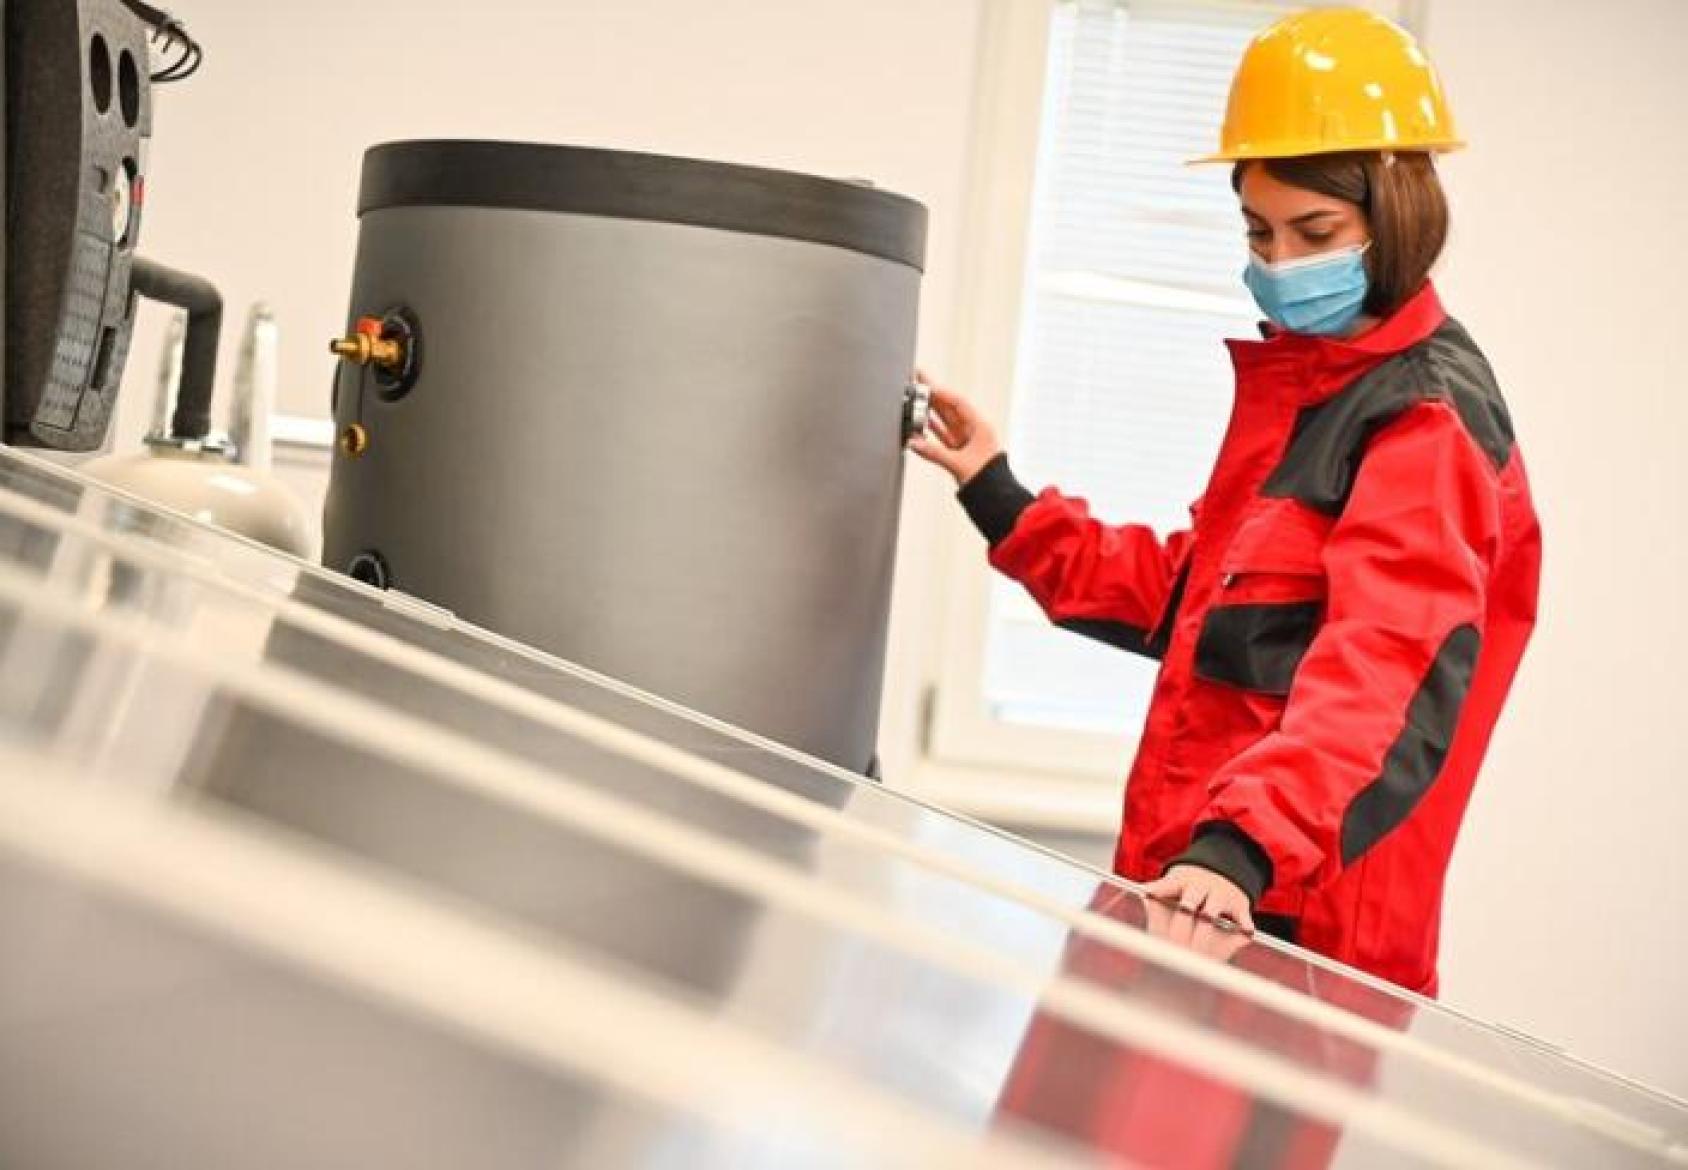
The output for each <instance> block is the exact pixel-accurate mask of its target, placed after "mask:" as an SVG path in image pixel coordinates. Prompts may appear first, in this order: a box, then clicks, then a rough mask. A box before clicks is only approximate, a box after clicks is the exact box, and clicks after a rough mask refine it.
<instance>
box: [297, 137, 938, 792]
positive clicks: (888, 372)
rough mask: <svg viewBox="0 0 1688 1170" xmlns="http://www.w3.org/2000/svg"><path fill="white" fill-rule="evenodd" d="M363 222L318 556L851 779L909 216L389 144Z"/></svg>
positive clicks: (537, 150)
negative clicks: (819, 761)
mask: <svg viewBox="0 0 1688 1170" xmlns="http://www.w3.org/2000/svg"><path fill="white" fill-rule="evenodd" d="M359 216H360V219H361V224H360V233H359V243H358V251H357V261H356V269H355V273H354V277H353V286H352V298H351V312H350V318H351V321H352V323H353V325H352V328H351V330H349V332H348V336H347V338H346V339H343V340H342V341H340V342H337V343H336V350H337V352H339V353H340V354H341V355H342V357H343V359H344V360H343V361H342V362H341V365H340V368H339V370H338V372H337V375H336V380H335V384H334V413H335V422H336V428H337V433H338V434H339V436H340V442H339V443H338V445H337V449H336V453H335V458H334V467H333V475H332V481H331V485H330V489H329V493H328V499H327V504H326V508H325V513H324V548H323V556H324V561H325V563H326V564H327V565H328V566H329V567H330V568H335V569H340V570H343V571H347V572H350V573H352V574H353V575H355V576H358V577H361V578H363V579H365V580H367V581H370V582H371V583H374V584H377V585H381V586H383V587H390V588H395V589H400V590H403V591H404V592H406V593H409V594H412V595H415V596H417V597H420V598H422V599H424V600H426V601H429V602H432V603H434V604H436V605H439V606H443V607H445V608H447V609H449V610H451V611H453V612H454V613H455V614H457V615H459V616H460V617H462V618H464V619H467V620H469V621H472V622H474V623H476V624H479V625H482V626H486V627H488V628H490V629H492V630H494V631H496V632H498V633H501V634H505V635H508V636H510V637H512V638H515V639H518V640H521V641H523V642H528V643H531V644H533V645H534V646H537V647H539V648H541V649H543V650H546V651H549V652H551V653H554V654H556V655H558V656H560V657H563V658H566V659H568V660H570V661H573V662H576V663H579V664H580V665H582V666H585V667H588V668H590V669H592V670H594V671H598V672H600V673H603V674H606V675H610V676H612V677H614V678H617V679H619V680H622V681H624V682H626V683H629V684H631V685H633V686H635V687H638V688H640V689H643V690H645V691H649V692H652V693H654V694H656V695H659V696H661V697H663V698H666V699H669V700H672V701H675V702H678V703H681V704H684V705H686V706H688V707H692V708H695V709H697V710H699V711H702V712H704V713H706V714H708V715H710V716H713V717H716V718H719V719H722V720H725V721H727V722H729V723H733V724H736V725H738V726H741V727H744V728H746V729H748V730H750V731H753V732H756V733H758V734H760V735H763V736H765V737H767V738H769V739H772V740H775V741H778V742H781V743H785V744H788V745H790V746H793V747H796V748H798V749H800V750H803V751H805V752H808V753H811V754H814V755H817V756H819V757H821V758H823V759H825V760H829V761H831V762H833V763H835V764H838V765H839V766H841V767H844V768H848V769H850V770H852V771H857V772H862V771H868V770H870V769H871V767H872V763H873V760H874V756H875V727H876V725H877V722H878V714H879V703H880V689H881V679H882V675H883V672H884V661H885V642H886V627H887V621H888V616H889V607H890V591H891V576H892V567H893V560H894V552H895V547H896V538H897V519H898V510H899V503H900V499H901V494H902V476H903V450H904V444H905V440H906V438H907V437H908V434H909V433H910V431H911V430H913V429H917V428H918V427H919V425H920V419H919V414H920V410H921V405H920V403H919V402H918V401H917V400H916V398H915V395H914V393H913V392H912V391H911V389H910V387H909V376H910V372H911V369H912V366H913V360H914V338H915V325H916V316H917V309H918V298H919V287H920V277H921V266H922V263H923V259H924V248H925V232H926V212H925V209H924V208H923V207H922V206H921V205H920V204H918V203H915V202H913V201H911V200H908V199H905V198H903V197H901V196H897V195H894V194H891V193H889V192H886V191H882V190H879V189H876V188H874V187H872V186H871V185H868V184H864V183H860V182H854V181H843V180H829V179H821V178H814V177H810V176H805V175H796V174H789V173H785V172H780V171H770V170H763V169H759V168H751V167H742V166H734V165H728V164H723V163H715V162H703V161H695V160H689V159H677V158H668V157H662V156H655V155H647V154H633V153H628V152H621V151H609V150H597V149H586V148H579V147H566V146H541V145H530V144H518V143H496V142H403V143H392V144H387V145H384V146H378V147H375V148H374V149H372V150H370V151H369V152H368V154H367V155H366V156H365V159H364V168H363V178H362V188H361V192H360V196H359Z"/></svg>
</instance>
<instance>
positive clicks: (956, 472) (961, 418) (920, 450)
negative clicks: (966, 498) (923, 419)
mask: <svg viewBox="0 0 1688 1170" xmlns="http://www.w3.org/2000/svg"><path fill="white" fill-rule="evenodd" d="M914 377H915V380H916V381H917V382H919V383H921V384H922V385H924V386H926V387H927V388H929V389H930V390H931V391H932V414H931V419H930V421H929V422H928V423H927V428H928V430H929V431H930V437H928V436H927V435H921V436H920V437H919V438H917V439H915V440H914V441H913V442H912V443H910V444H909V450H911V451H913V452H914V453H915V454H916V455H918V456H920V457H921V458H922V459H924V460H926V462H928V463H935V464H937V465H938V466H939V467H941V468H943V469H944V470H945V471H947V472H949V473H950V474H951V475H952V476H954V477H955V482H956V483H957V484H959V485H963V486H965V485H966V483H967V481H968V480H970V479H972V478H973V477H974V476H975V475H978V474H979V472H981V471H983V470H984V468H985V464H987V463H989V462H990V461H991V460H992V459H995V458H996V457H997V456H998V455H1000V454H1002V444H1001V443H1000V442H998V441H997V437H996V430H995V429H994V428H993V427H992V426H991V425H990V423H988V422H986V421H985V420H984V418H983V417H982V416H981V415H980V414H979V411H978V408H977V407H975V406H974V405H973V404H972V403H971V402H969V401H967V399H965V398H963V397H962V396H961V395H959V394H957V393H956V392H955V391H954V390H950V389H947V388H946V387H943V386H940V385H938V384H937V383H936V382H934V381H932V379H931V378H929V377H928V376H927V375H926V372H925V371H924V370H916V371H915V374H914Z"/></svg>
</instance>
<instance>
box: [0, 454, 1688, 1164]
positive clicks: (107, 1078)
mask: <svg viewBox="0 0 1688 1170" xmlns="http://www.w3.org/2000/svg"><path fill="white" fill-rule="evenodd" d="M1178 925H1179V924H1178V923H1177V922H1176V920H1175V919H1174V917H1173V915H1172V914H1171V912H1169V911H1166V910H1165V909H1164V908H1162V907H1159V906H1158V905H1155V904H1152V903H1146V902H1144V901H1143V900H1142V899H1140V898H1139V897H1138V896H1137V895H1136V894H1135V893H1134V892H1133V891H1132V890H1131V889H1130V888H1129V887H1127V886H1126V885H1124V884H1122V883H1119V882H1117V881H1115V880H1113V879H1111V878H1107V877H1105V876H1103V875H1100V874H1097V873H1094V872H1092V871H1089V870H1086V869H1084V868H1082V867H1079V866H1077V865H1074V864H1071V863H1068V862H1065V861H1063V860H1061V859H1059V858H1056V857H1054V856H1053V855H1050V854H1047V853H1043V852H1040V851H1038V850H1036V849H1033V848H1031V847H1028V846H1026V845H1023V844H1022V843H1019V842H1017V841H1014V840H1013V839H1011V838H1008V837H1006V836H1003V835H1001V834H998V833H995V832H993V831H991V830H988V829H985V828H983V827H981V826H978V825H975V824H972V823H970V822H967V821H965V820H962V819H959V818H955V817H951V816H948V815H945V814H943V813H941V812H939V811H937V810H933V809H930V808H927V807H924V806H922V805H919V804H917V803H915V802H913V801H910V800H908V799H906V798H904V797H902V796H900V795H898V794H897V793H895V792H894V791H887V790H885V789H882V788H880V787H878V786H875V785H873V784H869V783H864V782H859V781H858V780H856V779H855V778H853V777H852V776H850V775H849V774H848V773H845V772H842V771H840V770H838V769H833V768H829V767H827V766H825V765H822V764H817V763H815V762H814V761H810V760H806V759H804V758H802V757H799V756H796V755H794V754H792V753H789V752H783V751H781V750H779V749H776V748H774V747H773V746H772V745H769V744H765V743H762V742H760V741H757V740H755V739H754V738H752V737H749V736H746V735H743V734H742V733H738V732H735V731H733V730H731V729H729V728H726V727H723V726H721V725H719V724H716V723H712V722H710V721H708V720H706V719H703V718H701V717H698V716H694V715H692V714H691V713H689V712H685V711H682V710H679V709H677V708H675V707H673V706H671V705H668V704H665V703H662V702H660V701H658V700H655V699H652V698H649V697H646V696H642V695H640V694H638V693H636V692H633V691H631V690H629V689H627V688H625V687H621V686H618V685H616V684H613V683H610V682H608V681H607V680H602V679H599V678H596V677H594V676H592V675H590V674H588V673H586V672H583V671H580V670H578V669H575V668H572V667H570V666H568V665H567V664H565V663H561V662H558V661H556V660H554V659H550V658H547V657H545V656H543V655H540V654H538V653H536V652H534V651H531V650H528V649H526V648H524V647H521V646H518V645H515V644H513V643H510V642H507V641H504V640H501V639H498V638H494V637H492V636H489V635H486V634H484V633H482V632H480V631H476V630H474V629H472V628H467V627H464V626H463V625H462V624H461V623H458V622H457V621H456V620H455V619H454V618H452V616H451V615H449V614H446V613H444V612H443V611H438V610H434V609H432V608H430V607H426V606H421V605H418V604H415V603H412V602H409V601H407V600H406V599H404V598H402V597H398V596H393V595H382V594H379V593H375V592H373V591H370V590H367V589H364V588H363V587H361V586H359V585H357V584H355V583H353V582H350V581H347V580H344V579H339V578H334V577H330V576H328V575H325V574H323V573H321V572H319V571H317V570H314V569H312V568H311V567H309V566H307V565H305V564H303V563H302V562H297V561H291V560H288V559H285V558H282V557H279V556H276V555H274V554H271V553H269V552H266V551H264V550H262V549H260V548H258V547H257V546H254V545H250V544H246V543H244V542H240V541H237V540H234V539H232V538H228V537H225V536H222V535H220V534H217V533H215V532H213V531H211V530H209V529H206V528H203V527H200V526H198V525H196V524H193V523H192V522H190V521H186V520H182V519H178V518H173V517H170V516H168V515H165V514H163V513H160V512H158V511H156V510H154V509H151V508H149V507H147V506H144V505H140V504H138V503H135V502H133V501H130V500H126V499H123V498H121V497H118V496H116V495H113V494H111V493H110V492H108V491H106V490H104V489H98V488H95V487H93V486H91V485H87V484H84V483H81V482H79V481H77V480H76V479H75V478H74V477H71V476H69V475H67V474H66V473H64V472H62V471H58V470H55V469H51V468H49V467H47V466H46V465H44V464H40V463H38V462H36V461H34V460H32V459H29V458H27V457H23V456H18V455H16V454H14V453H11V452H6V451H4V450H0V937H4V938H5V939H6V940H7V946H6V949H5V951H4V952H3V953H0V1165H3V1166H6V1167H8V1168H9V1167H13V1166H19V1167H36V1166H77V1167H83V1166H103V1165H124V1166H132V1165H153V1164H156V1165H160V1166H166V1165H168V1166H181V1165H217V1166H282V1165H312V1166H338V1165H346V1166H351V1165H360V1166H368V1165H413V1166H435V1165H437V1166H460V1165H461V1166H467V1165H473V1166H526V1165H535V1164H545V1165H551V1164H557V1163H562V1164H579V1165H602V1164H638V1165H668V1164H673V1165H688V1166H690V1165H699V1164H732V1165H742V1164H769V1165H790V1164H804V1165H809V1164H829V1163H837V1164H862V1163H876V1164H888V1163H899V1162H901V1163H908V1164H922V1165H931V1164H951V1163H953V1164H967V1165H988V1164H993V1163H999V1164H1005V1165H1018V1164H1042V1163H1048V1164H1062V1163H1067V1162H1078V1163H1080V1164H1082V1163H1085V1162H1089V1161H1094V1160H1099V1159H1100V1160H1123V1161H1125V1162H1126V1163H1128V1164H1145V1165H1155V1166H1229V1165H1243V1166H1265V1167H1289V1166H1296V1167H1301V1166H1309V1165H1312V1166H1318V1165H1327V1164H1328V1165H1338V1166H1368V1167H1369V1166H1389V1165H1421V1164H1431V1165H1470V1166H1508V1165H1567V1166H1632V1165H1633V1166H1647V1165H1661V1164H1672V1163H1673V1162H1681V1161H1682V1160H1683V1158H1684V1154H1685V1145H1688V1109H1684V1107H1683V1106H1682V1105H1681V1104H1680V1103H1678V1102H1675V1101H1673V1100H1671V1099H1668V1098H1665V1097H1663V1096H1660V1095H1658V1094H1654V1093H1650V1092H1647V1091H1645V1090H1643V1089H1639V1088H1637V1087H1634V1086H1631V1085H1629V1084H1627V1083H1625V1082H1623V1081H1620V1080H1618V1079H1617V1078H1614V1077H1611V1076H1609V1075H1607V1074H1604V1073H1601V1072H1598V1071H1596V1070H1593V1069H1589V1068H1587V1067H1585V1066H1583V1065H1580V1064H1577V1063H1575V1062H1573V1061H1570V1060H1567V1059H1564V1058H1563V1057H1561V1056H1558V1055H1556V1054H1554V1053H1553V1052H1551V1051H1549V1050H1547V1049H1545V1048H1543V1047H1541V1046H1539V1045H1536V1044H1533V1043H1532V1042H1529V1041H1527V1040H1523V1039H1520V1038H1516V1037H1513V1036H1510V1035H1507V1034H1505V1033H1503V1032H1501V1031H1499V1030H1497V1029H1494V1028H1491V1027H1488V1026H1486V1025H1483V1024H1480V1023H1476V1022H1472V1021H1468V1020H1464V1019H1462V1018H1460V1017H1458V1016H1455V1015H1453V1014H1451V1013H1449V1012H1447V1011H1445V1010H1444V1009H1442V1008H1440V1007H1438V1006H1436V1005H1433V1004H1429V1003H1426V1002H1424V1001H1421V1000H1417V999H1415V998H1412V997H1408V996H1404V995H1401V994H1398V993H1395V992H1393V991H1390V990H1388V989H1385V988H1383V987H1382V986H1381V985H1378V984H1375V983H1373V982H1371V981H1368V980H1366V979H1364V978H1362V977H1358V976H1354V975H1352V974H1349V973H1346V972H1344V971H1342V970H1340V969H1338V968H1336V967H1334V966H1332V965H1330V964H1328V963H1324V962H1322V961H1319V960H1316V959H1313V958H1310V957H1307V956H1305V955H1303V954H1301V953H1300V952H1297V951H1294V950H1292V949H1290V948H1287V947H1283V946H1281V945H1279V944H1276V943H1272V942H1270V941H1260V942H1256V941H1252V940H1248V939H1245V938H1242V937H1241V936H1237V935H1234V934H1228V933H1226V932H1224V931H1221V930H1219V929H1217V928H1213V927H1210V926H1203V927H1201V928H1199V929H1198V930H1197V931H1196V932H1195V936H1194V938H1193V939H1192V940H1191V941H1192V942H1193V943H1194V944H1195V946H1194V948H1193V949H1192V947H1190V946H1186V945H1179V944H1178V943H1175V942H1173V941H1172V937H1173V936H1174V935H1178V936H1180V937H1188V936H1189V935H1190V932H1189V931H1188V930H1187V929H1186V930H1175V929H1174V928H1175V927H1176V926H1178ZM1182 925H1183V926H1184V927H1188V926H1189V925H1190V924H1189V922H1188V920H1185V921H1184V922H1183V923H1182ZM93 1118H97V1119H99V1121H98V1124H90V1119H93ZM136 1151H141V1152H142V1153H141V1154H140V1155H137V1153H136ZM147 1158H151V1159H153V1160H152V1161H151V1162H149V1161H147V1160H146V1159H147Z"/></svg>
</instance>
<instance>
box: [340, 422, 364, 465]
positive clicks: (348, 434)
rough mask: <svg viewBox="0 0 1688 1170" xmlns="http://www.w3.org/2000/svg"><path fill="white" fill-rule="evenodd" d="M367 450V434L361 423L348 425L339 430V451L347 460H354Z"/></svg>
mask: <svg viewBox="0 0 1688 1170" xmlns="http://www.w3.org/2000/svg"><path fill="white" fill-rule="evenodd" d="M367 450H369V432H368V431H366V430H364V429H363V424H362V423H349V424H347V425H346V426H345V427H342V428H341V430H340V451H341V453H342V454H344V455H345V456H346V457H347V458H349V459H356V458H357V457H358V456H359V455H362V454H363V453H364V452H365V451H367Z"/></svg>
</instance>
